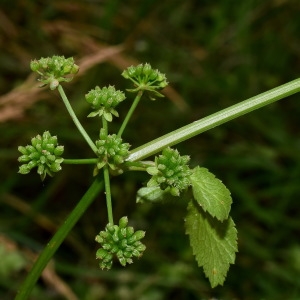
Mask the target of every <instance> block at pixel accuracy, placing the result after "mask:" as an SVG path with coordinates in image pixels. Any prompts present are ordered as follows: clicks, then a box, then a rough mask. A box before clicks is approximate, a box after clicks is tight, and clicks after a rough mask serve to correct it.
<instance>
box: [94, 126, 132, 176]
mask: <svg viewBox="0 0 300 300" xmlns="http://www.w3.org/2000/svg"><path fill="white" fill-rule="evenodd" d="M96 146H97V148H98V157H99V159H98V163H97V170H99V169H101V168H102V167H103V166H104V165H106V164H108V165H109V166H110V168H111V169H112V170H116V167H117V165H120V164H122V163H123V162H124V160H125V158H126V157H127V156H128V154H129V147H130V145H129V144H128V143H122V139H121V138H120V137H118V136H117V135H116V134H112V135H110V134H109V135H106V134H105V132H104V129H103V128H102V129H101V130H100V139H99V140H98V141H96ZM94 173H95V175H96V174H97V171H95V172H94Z"/></svg>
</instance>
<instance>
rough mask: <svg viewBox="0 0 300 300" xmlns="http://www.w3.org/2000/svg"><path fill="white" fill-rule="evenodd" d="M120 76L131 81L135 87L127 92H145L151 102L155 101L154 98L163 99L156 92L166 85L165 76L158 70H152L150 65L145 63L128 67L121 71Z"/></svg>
mask: <svg viewBox="0 0 300 300" xmlns="http://www.w3.org/2000/svg"><path fill="white" fill-rule="evenodd" d="M122 76H123V77H124V78H126V79H129V80H131V81H132V82H133V83H134V85H135V87H136V88H135V89H130V90H128V91H130V92H138V91H140V90H142V91H146V92H148V95H149V97H150V99H151V100H155V96H156V97H164V96H163V95H162V94H161V93H159V92H158V91H157V90H161V89H163V88H165V87H166V86H167V85H168V82H167V79H166V76H165V74H162V73H160V72H159V71H158V70H154V69H152V67H151V65H150V64H148V63H145V64H139V65H137V66H131V67H128V68H127V69H126V70H125V71H123V73H122Z"/></svg>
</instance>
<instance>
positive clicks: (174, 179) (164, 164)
mask: <svg viewBox="0 0 300 300" xmlns="http://www.w3.org/2000/svg"><path fill="white" fill-rule="evenodd" d="M189 160H190V158H189V156H188V155H184V156H181V155H180V154H179V152H178V151H177V150H175V149H172V148H170V147H168V148H165V149H164V150H163V151H162V154H161V155H159V156H156V157H155V162H154V163H155V166H154V167H149V168H147V172H148V173H149V174H150V175H152V177H151V179H150V180H149V181H148V183H147V186H148V187H151V186H157V185H158V186H160V188H161V189H162V190H167V191H169V192H170V193H171V195H173V196H179V194H180V192H181V191H183V190H185V189H187V188H188V186H189V185H191V181H190V175H191V170H190V168H189V166H188V162H189Z"/></svg>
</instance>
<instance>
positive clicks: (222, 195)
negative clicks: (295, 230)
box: [16, 56, 300, 299]
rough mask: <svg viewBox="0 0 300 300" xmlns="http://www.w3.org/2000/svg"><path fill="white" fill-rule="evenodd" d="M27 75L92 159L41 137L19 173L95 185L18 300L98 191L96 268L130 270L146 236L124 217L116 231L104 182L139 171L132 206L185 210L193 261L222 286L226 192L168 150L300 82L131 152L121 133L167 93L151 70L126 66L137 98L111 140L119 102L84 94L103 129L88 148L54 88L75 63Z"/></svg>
mask: <svg viewBox="0 0 300 300" xmlns="http://www.w3.org/2000/svg"><path fill="white" fill-rule="evenodd" d="M31 69H32V70H33V71H35V72H37V73H38V74H39V75H40V76H41V78H40V79H39V80H40V81H41V83H42V86H46V85H49V87H50V89H52V90H53V89H56V88H57V90H58V92H59V93H60V95H61V98H62V100H63V102H64V104H65V106H66V108H67V110H68V112H69V114H70V116H71V118H72V119H73V121H74V123H75V125H76V126H77V128H78V130H79V132H80V133H81V134H82V136H83V137H84V139H85V140H86V142H87V144H88V145H89V146H90V148H91V149H92V151H93V152H94V154H95V157H94V158H90V159H64V158H62V157H61V155H62V154H63V150H64V149H63V147H62V146H58V142H57V138H56V137H54V136H51V134H50V133H49V132H48V131H46V132H44V134H43V135H42V136H41V135H38V136H37V137H35V138H33V139H32V140H31V145H27V146H26V147H22V146H20V147H19V151H20V152H21V154H22V155H21V156H20V157H19V161H20V162H21V163H25V164H23V165H21V167H20V170H19V172H20V173H21V174H27V173H29V172H30V171H31V170H32V169H33V168H34V167H37V172H38V174H39V175H40V176H41V179H42V180H44V178H45V176H46V175H49V176H53V175H54V173H56V172H58V171H60V169H61V164H81V163H82V164H85V163H87V164H93V165H94V166H95V167H94V173H93V175H94V176H95V180H94V182H93V183H92V184H91V186H90V188H89V189H88V190H87V192H86V193H85V195H84V196H83V197H82V198H81V200H80V201H79V203H78V204H77V206H76V207H75V208H74V209H73V211H72V212H71V213H70V215H69V217H68V218H67V219H66V221H65V222H64V224H63V225H61V227H60V228H59V230H58V231H57V233H56V234H55V235H54V236H53V238H52V239H51V241H50V242H49V243H48V244H47V246H46V247H45V249H44V251H43V252H42V253H41V255H40V256H39V258H38V260H37V261H36V263H35V264H34V266H33V268H32V270H31V271H30V273H29V274H28V276H27V278H26V280H25V281H24V283H23V285H22V287H21V288H20V291H19V293H18V294H17V296H16V299H27V298H28V297H29V294H30V292H31V289H32V287H33V286H34V284H35V282H36V280H37V279H38V277H39V276H40V273H41V272H42V270H43V269H44V267H45V266H46V264H47V263H48V261H49V260H50V259H51V257H52V256H53V255H54V253H55V251H56V250H57V249H58V247H59V246H60V244H61V243H62V242H63V240H64V238H65V237H66V236H67V234H68V232H69V231H70V230H71V228H72V227H73V226H74V225H75V223H76V222H77V221H78V219H79V218H80V217H81V215H82V214H83V213H84V211H85V210H86V209H87V208H88V206H89V205H90V204H91V203H92V201H93V200H94V198H95V196H96V195H97V194H98V193H99V192H100V191H101V190H103V188H104V189H105V195H106V205H107V214H108V224H107V225H106V227H105V230H103V231H100V233H99V235H97V236H96V242H98V243H99V244H100V245H101V248H100V249H99V250H98V251H97V253H96V258H97V259H99V261H100V263H99V265H100V268H102V269H110V268H111V267H112V264H113V259H114V258H117V259H118V260H119V262H120V263H121V265H123V266H125V265H126V264H130V263H132V262H133V258H134V257H140V256H141V255H142V253H143V251H144V250H145V249H146V247H145V245H144V244H143V243H142V242H141V240H142V238H143V237H144V235H145V232H144V231H142V230H138V231H135V230H134V229H133V227H130V226H128V219H127V217H122V218H121V219H120V220H119V222H118V225H116V224H115V223H114V218H113V209H112V201H111V189H110V188H111V187H110V177H111V176H113V175H114V176H116V175H120V174H122V173H124V172H128V171H145V172H147V173H148V174H149V175H151V177H150V179H149V181H148V183H147V186H146V187H143V188H141V189H140V190H139V191H138V192H137V202H157V201H162V200H164V199H165V198H171V199H172V201H187V202H188V203H187V206H188V212H187V216H186V220H185V225H186V232H187V234H188V235H189V237H190V241H191V246H192V249H193V253H194V255H195V256H196V260H197V262H198V265H199V266H202V267H203V269H204V272H205V274H206V276H207V277H208V278H209V280H210V283H211V286H212V287H215V286H217V285H219V284H221V285H222V284H223V283H224V280H225V277H226V275H227V272H228V269H229V266H230V264H233V263H234V261H235V253H236V252H237V231H236V229H235V224H234V222H233V220H232V218H231V217H230V215H229V213H230V208H231V203H232V199H231V196H230V192H229V190H228V189H227V188H226V187H225V186H224V184H223V183H222V182H221V181H220V180H219V179H217V178H216V177H215V176H214V175H213V174H212V173H210V172H209V171H208V170H207V169H206V168H203V167H199V166H197V167H195V168H193V169H190V167H189V165H188V163H189V159H190V158H189V156H187V155H184V156H181V155H180V154H179V152H178V151H177V150H175V149H172V148H171V146H174V145H176V144H178V143H180V142H183V141H185V140H187V139H189V138H191V137H194V136H196V135H198V134H200V133H202V132H204V131H206V130H209V129H211V128H214V127H216V126H218V125H221V124H223V123H225V122H227V121H230V120H232V119H234V118H237V117H239V116H241V115H243V114H246V113H248V112H251V111H253V110H255V109H258V108H260V107H263V106H265V105H267V104H270V103H272V102H274V101H277V100H279V99H282V98H284V97H287V96H289V95H291V94H294V93H296V92H298V91H300V80H299V79H298V80H294V81H292V82H290V83H287V84H285V85H282V86H280V87H277V88H275V89H273V90H270V91H268V92H265V93H263V94H260V95H258V96H255V97H252V98H250V99H248V100H245V101H243V102H241V103H239V104H236V105H234V106H231V107H229V108H227V109H224V110H222V111H219V112H217V113H215V114H213V115H211V116H208V117H206V118H203V119H201V120H198V121H196V122H193V123H191V124H188V125H186V126H184V127H182V128H179V129H177V130H175V131H172V132H170V133H169V134H166V135H164V136H162V137H160V138H158V139H156V140H153V141H150V142H148V143H147V144H145V145H142V146H140V147H137V148H135V149H133V150H129V149H130V145H129V144H128V143H125V142H123V140H122V137H121V136H122V133H123V132H124V130H125V128H126V126H127V124H128V122H129V120H130V117H131V116H132V113H133V111H134V109H135V108H136V106H137V104H138V103H139V102H140V100H141V98H142V96H143V95H144V94H146V95H147V96H148V97H149V98H150V99H151V100H155V99H156V98H157V97H162V96H163V95H162V94H161V93H160V92H159V90H161V89H163V88H164V87H166V85H167V81H166V77H165V75H163V74H161V73H160V72H159V71H157V70H153V69H152V68H151V66H150V65H149V64H140V65H138V66H136V67H133V66H132V67H129V68H128V69H126V70H125V71H124V72H123V73H122V75H123V77H124V78H126V79H130V80H131V81H132V82H133V83H134V88H133V89H129V90H128V91H129V92H133V93H136V97H135V98H134V100H133V103H132V105H131V107H130V109H129V111H128V113H127V115H126V117H125V118H124V121H123V123H122V125H121V127H120V129H119V131H118V132H117V133H115V134H110V133H109V123H110V122H112V120H113V117H118V112H117V110H116V107H117V105H118V104H120V103H121V102H122V101H124V100H125V94H124V93H123V92H121V91H117V90H116V89H115V88H114V87H113V86H109V87H104V88H99V87H96V88H95V89H93V90H91V91H90V92H89V93H87V94H86V101H87V102H88V103H89V104H90V105H91V109H92V112H91V113H90V114H89V115H88V116H89V117H100V119H101V123H102V126H101V129H99V139H98V140H97V141H95V142H94V141H92V139H91V138H90V136H89V135H88V134H87V132H86V131H85V129H84V128H83V127H82V125H81V123H80V122H79V120H78V119H77V117H76V115H75V113H74V111H73V109H72V107H71V105H70V102H69V101H68V99H67V97H66V95H65V93H64V90H63V88H62V86H61V84H60V83H61V82H68V81H70V80H71V79H72V78H73V76H74V75H75V74H76V72H77V71H78V69H79V68H78V66H77V65H75V63H74V61H73V59H72V58H68V59H65V58H64V57H60V56H53V57H52V58H42V59H40V60H34V61H32V63H31ZM159 152H162V153H161V154H160V155H158V156H156V157H155V159H154V161H149V160H147V161H145V160H144V159H147V158H149V157H150V156H152V155H154V154H157V153H159ZM102 173H103V180H102V176H101V174H102Z"/></svg>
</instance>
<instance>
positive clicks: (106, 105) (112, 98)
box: [85, 86, 126, 122]
mask: <svg viewBox="0 0 300 300" xmlns="http://www.w3.org/2000/svg"><path fill="white" fill-rule="evenodd" d="M125 98H126V97H125V94H124V93H123V92H121V91H117V90H115V88H114V87H113V86H108V87H104V88H102V89H100V88H99V87H98V86H97V87H96V88H95V89H94V90H91V91H90V92H89V93H87V94H86V95H85V99H86V101H87V102H88V103H90V104H91V107H92V109H93V112H91V113H90V114H89V115H88V117H95V116H97V115H98V116H100V117H101V116H102V115H103V116H104V118H105V119H106V120H107V121H108V122H111V121H112V118H113V117H112V115H114V116H116V117H118V116H119V114H118V112H117V111H116V110H115V109H114V108H115V107H116V106H117V105H118V104H119V103H120V102H122V101H124V100H125Z"/></svg>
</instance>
